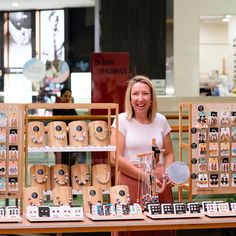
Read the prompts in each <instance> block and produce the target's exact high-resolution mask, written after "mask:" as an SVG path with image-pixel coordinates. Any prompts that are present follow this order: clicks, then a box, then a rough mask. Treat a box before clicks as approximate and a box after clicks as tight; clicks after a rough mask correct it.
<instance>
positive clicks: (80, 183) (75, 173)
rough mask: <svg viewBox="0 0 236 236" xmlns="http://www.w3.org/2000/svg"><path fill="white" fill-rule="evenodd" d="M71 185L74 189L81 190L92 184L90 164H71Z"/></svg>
mask: <svg viewBox="0 0 236 236" xmlns="http://www.w3.org/2000/svg"><path fill="white" fill-rule="evenodd" d="M71 185H72V189H73V190H81V189H82V188H84V187H85V186H90V185H91V175H90V171H89V165H88V164H75V165H73V166H71Z"/></svg>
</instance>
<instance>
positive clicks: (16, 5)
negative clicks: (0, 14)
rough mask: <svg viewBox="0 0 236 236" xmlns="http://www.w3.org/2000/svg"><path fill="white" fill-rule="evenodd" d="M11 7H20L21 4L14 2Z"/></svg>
mask: <svg viewBox="0 0 236 236" xmlns="http://www.w3.org/2000/svg"><path fill="white" fill-rule="evenodd" d="M11 5H12V6H13V7H18V6H19V3H18V2H13V3H12V4H11Z"/></svg>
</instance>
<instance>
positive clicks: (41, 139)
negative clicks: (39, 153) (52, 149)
mask: <svg viewBox="0 0 236 236" xmlns="http://www.w3.org/2000/svg"><path fill="white" fill-rule="evenodd" d="M31 140H32V142H33V143H35V144H41V143H42V142H43V137H42V136H40V137H39V138H36V137H35V136H33V135H32V136H31Z"/></svg>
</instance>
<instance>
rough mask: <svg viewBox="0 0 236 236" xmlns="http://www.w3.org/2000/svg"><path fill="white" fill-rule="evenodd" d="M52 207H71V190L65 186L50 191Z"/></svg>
mask: <svg viewBox="0 0 236 236" xmlns="http://www.w3.org/2000/svg"><path fill="white" fill-rule="evenodd" d="M52 196H53V204H54V205H56V206H57V205H71V204H72V188H71V187H67V186H60V187H55V188H54V189H53V190H52Z"/></svg>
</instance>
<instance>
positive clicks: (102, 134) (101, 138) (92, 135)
mask: <svg viewBox="0 0 236 236" xmlns="http://www.w3.org/2000/svg"><path fill="white" fill-rule="evenodd" d="M88 127H89V145H91V146H107V145H108V128H107V122H105V121H101V120H99V121H90V122H89V124H88Z"/></svg>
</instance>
